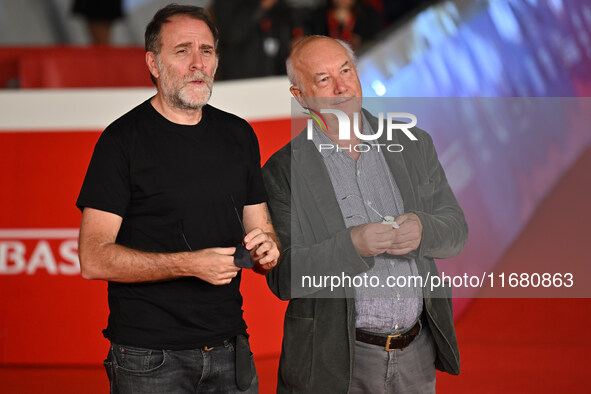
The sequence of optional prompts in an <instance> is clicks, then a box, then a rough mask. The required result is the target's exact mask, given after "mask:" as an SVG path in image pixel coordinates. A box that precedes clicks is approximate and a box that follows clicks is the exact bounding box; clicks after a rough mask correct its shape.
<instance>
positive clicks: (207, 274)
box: [188, 247, 240, 285]
mask: <svg viewBox="0 0 591 394" xmlns="http://www.w3.org/2000/svg"><path fill="white" fill-rule="evenodd" d="M235 251H236V248H234V247H231V248H208V249H201V250H198V251H195V252H188V253H189V255H190V257H189V259H193V258H195V259H198V264H188V265H189V266H191V267H193V268H194V271H195V272H189V273H188V274H190V275H191V276H196V277H198V278H200V279H202V280H204V281H206V282H209V283H211V284H212V285H227V284H228V283H230V282H231V281H232V279H233V278H234V277H235V276H236V275H238V271H240V267H237V266H236V265H234V252H235ZM191 255H193V256H191Z"/></svg>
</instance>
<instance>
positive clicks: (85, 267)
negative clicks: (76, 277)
mask: <svg viewBox="0 0 591 394" xmlns="http://www.w3.org/2000/svg"><path fill="white" fill-rule="evenodd" d="M79 254H80V269H81V272H82V276H83V277H84V278H85V279H101V280H108V281H113V282H126V283H132V282H153V281H160V280H168V279H174V278H179V277H182V276H186V275H187V272H186V269H184V267H185V266H186V265H187V263H186V261H187V259H189V252H179V253H152V252H144V251H140V250H136V249H131V248H127V247H125V246H121V245H118V244H115V243H107V244H102V245H98V246H90V245H88V246H86V245H84V244H83V243H81V244H80V250H79Z"/></svg>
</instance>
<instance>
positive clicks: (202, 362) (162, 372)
mask: <svg viewBox="0 0 591 394" xmlns="http://www.w3.org/2000/svg"><path fill="white" fill-rule="evenodd" d="M235 358H236V357H235V348H234V343H233V342H232V341H225V342H224V344H223V345H220V346H217V347H215V348H213V349H212V350H204V349H192V350H152V349H144V348H138V347H133V346H123V345H118V344H116V343H112V344H111V348H110V350H109V355H108V356H107V359H106V360H105V362H104V364H105V369H106V370H107V375H108V376H109V382H110V387H111V393H112V394H132V393H133V394H144V393H158V394H163V393H166V394H177V393H178V394H181V393H245V392H246V393H258V391H259V382H258V377H257V373H256V369H255V366H254V361H253V360H252V353H251V373H252V383H251V385H250V388H249V389H248V390H247V391H239V390H238V387H236V374H235Z"/></svg>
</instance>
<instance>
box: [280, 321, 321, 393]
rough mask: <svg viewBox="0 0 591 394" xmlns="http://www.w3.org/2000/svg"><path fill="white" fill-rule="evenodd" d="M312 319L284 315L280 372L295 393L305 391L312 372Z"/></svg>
mask: <svg viewBox="0 0 591 394" xmlns="http://www.w3.org/2000/svg"><path fill="white" fill-rule="evenodd" d="M313 343H314V319H312V318H302V317H294V316H289V315H285V323H284V327H283V348H282V349H281V362H280V367H279V369H280V372H281V378H282V379H283V381H284V382H285V383H286V384H287V385H288V386H289V387H291V388H292V389H295V390H296V391H305V390H306V388H307V387H308V383H309V381H310V377H311V372H312V356H313V349H312V348H313Z"/></svg>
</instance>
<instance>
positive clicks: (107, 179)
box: [76, 128, 130, 217]
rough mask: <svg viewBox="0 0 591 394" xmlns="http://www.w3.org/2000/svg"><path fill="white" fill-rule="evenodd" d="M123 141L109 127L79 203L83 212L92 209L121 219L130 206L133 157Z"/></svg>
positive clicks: (94, 157) (99, 143) (95, 152)
mask: <svg viewBox="0 0 591 394" xmlns="http://www.w3.org/2000/svg"><path fill="white" fill-rule="evenodd" d="M122 145H123V144H122V143H121V141H120V140H118V139H117V138H115V135H114V133H113V132H112V130H110V129H109V128H107V129H106V130H105V131H104V132H103V133H102V134H101V136H100V138H99V140H98V142H97V143H96V145H95V147H94V152H93V154H92V158H91V160H90V164H89V166H88V170H87V172H86V176H85V177H84V182H83V183H82V188H81V190H80V194H79V196H78V200H77V201H76V206H77V207H78V208H79V209H80V210H81V211H82V210H83V209H84V207H90V208H94V209H99V210H101V211H106V212H110V213H114V214H116V215H119V216H121V217H123V216H124V214H125V211H126V210H127V207H128V205H129V200H130V183H129V157H128V154H127V153H126V151H125V149H124V147H123V146H122Z"/></svg>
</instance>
